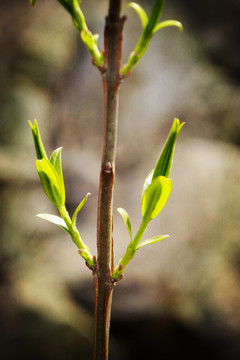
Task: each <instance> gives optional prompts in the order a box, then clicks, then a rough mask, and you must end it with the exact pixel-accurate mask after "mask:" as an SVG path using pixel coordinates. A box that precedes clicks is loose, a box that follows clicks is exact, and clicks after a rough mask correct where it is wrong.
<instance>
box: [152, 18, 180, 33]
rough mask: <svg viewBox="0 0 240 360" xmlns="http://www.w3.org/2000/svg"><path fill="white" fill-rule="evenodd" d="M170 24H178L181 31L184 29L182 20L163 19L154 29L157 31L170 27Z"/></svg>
mask: <svg viewBox="0 0 240 360" xmlns="http://www.w3.org/2000/svg"><path fill="white" fill-rule="evenodd" d="M169 26H176V27H177V28H178V29H179V30H180V31H183V26H182V23H180V21H177V20H166V21H161V22H160V23H159V24H158V25H156V26H155V28H154V29H153V32H154V33H155V32H157V31H158V30H161V29H164V28H165V27H169Z"/></svg>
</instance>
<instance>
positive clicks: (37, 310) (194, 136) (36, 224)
mask: <svg viewBox="0 0 240 360" xmlns="http://www.w3.org/2000/svg"><path fill="white" fill-rule="evenodd" d="M107 3H108V2H107V0H102V1H100V0H98V1H94V0H88V1H86V0H85V1H83V3H82V8H83V10H84V12H85V14H86V18H87V22H88V25H89V27H90V29H91V30H92V31H93V32H97V33H99V34H100V44H102V39H103V35H102V34H103V27H104V16H105V15H106V13H107V7H108V4H107ZM126 3H127V2H126V1H124V2H123V5H124V6H123V13H125V14H127V16H128V21H127V23H126V25H125V29H124V49H123V61H124V60H126V59H127V56H128V54H129V51H131V50H132V48H133V46H134V45H135V43H136V41H137V39H138V36H139V33H140V31H141V25H140V21H139V19H138V17H137V15H136V14H135V13H134V12H133V10H131V9H127V8H126ZM152 3H153V1H150V0H149V1H146V0H145V1H143V0H141V1H140V4H141V5H142V6H143V5H144V6H145V8H146V9H149V7H150V5H151V4H152ZM239 16H240V2H239V1H238V0H228V1H227V2H221V1H217V0H208V1H207V0H203V1H190V0H172V1H167V2H166V4H165V8H164V13H163V19H167V18H175V19H177V20H180V21H181V22H182V23H183V25H184V32H183V33H180V32H179V31H178V30H177V29H175V28H169V29H165V30H162V31H161V32H159V33H157V34H156V36H155V38H154V39H153V41H152V43H151V45H150V47H149V50H148V53H147V54H146V55H145V57H144V58H143V59H142V60H141V62H140V63H139V65H138V66H137V67H136V68H135V70H134V72H133V74H132V75H131V77H130V78H128V79H127V80H126V81H125V82H124V83H123V84H122V87H121V96H120V100H121V105H120V120H119V139H118V155H117V166H116V186H115V199H114V208H115V209H116V208H117V207H124V208H125V209H127V211H128V213H129V215H130V218H131V220H132V224H133V228H134V231H136V230H137V226H138V224H139V222H140V219H141V213H140V194H141V188H142V184H143V181H144V179H145V177H146V175H147V174H148V173H149V171H150V170H151V169H152V168H153V167H154V165H155V162H156V160H157V158H158V155H159V153H160V151H161V148H162V145H163V143H164V139H165V137H166V135H167V133H168V131H169V128H170V126H171V123H172V120H173V118H174V117H175V116H177V117H179V118H180V119H181V121H185V122H186V125H185V126H184V128H183V130H182V132H181V134H180V136H179V141H178V144H177V148H176V154H175V158H174V164H173V170H172V179H173V191H172V194H171V197H170V199H169V201H168V204H167V206H166V208H165V209H164V211H163V212H162V214H161V215H160V216H159V217H158V218H157V219H155V220H154V221H153V222H152V223H151V225H150V227H149V230H148V231H147V234H146V236H148V235H149V236H154V235H158V234H165V233H169V234H170V235H171V237H170V238H169V239H167V240H164V241H163V242H161V243H158V244H155V245H151V246H148V247H146V248H144V249H142V250H139V252H138V253H137V255H136V257H135V258H134V260H133V261H132V263H131V264H130V265H129V268H128V269H127V270H126V272H125V277H124V281H121V282H120V283H119V284H118V285H117V286H116V289H115V290H114V298H113V309H112V323H111V346H110V359H111V360H118V359H121V360H122V359H124V360H130V359H131V360H132V359H137V358H143V359H148V360H151V359H162V360H163V359H164V360H165V359H166V360H168V359H178V358H179V357H180V356H182V357H184V358H185V359H190V358H191V359H192V358H194V359H202V358H203V357H207V358H210V359H218V360H235V359H239V358H240V340H239V335H240V306H239V305H240V242H239V237H240V235H239V218H240V190H239V185H240V150H239V145H240V121H239V113H240V101H239V100H240V87H239V84H240V48H239V37H240V36H239V35H240V23H239ZM100 46H102V45H100ZM0 48H1V52H0V83H1V87H0V202H1V206H0V214H1V216H0V221H1V223H0V333H1V336H0V358H1V359H2V360H15V359H25V360H27V359H35V360H52V359H58V360H64V359H67V360H75V359H82V360H85V359H86V360H87V359H91V357H92V331H93V306H94V304H93V284H92V276H91V273H90V272H89V270H88V269H87V268H86V267H85V265H84V263H83V261H82V259H81V258H80V257H79V255H78V253H77V249H76V248H75V245H74V244H73V243H72V242H71V240H70V239H69V238H67V236H66V234H65V233H64V232H63V231H61V230H60V229H58V228H57V227H54V225H52V224H50V223H46V222H44V221H43V220H41V219H39V218H36V216H35V214H37V213H41V212H49V213H54V214H56V210H55V209H54V208H53V207H52V205H51V204H50V202H49V201H48V199H47V197H46V196H45V194H44V193H43V191H42V189H41V187H40V182H39V179H38V175H37V173H36V170H35V152H34V147H33V142H32V137H31V132H30V128H29V126H28V123H27V120H29V119H30V120H33V119H34V118H35V117H36V118H37V119H38V122H39V126H40V129H41V132H42V135H43V138H44V141H45V143H46V147H47V149H48V152H49V153H50V152H51V151H52V150H53V149H54V148H56V147H59V146H63V168H64V176H65V182H66V188H67V207H68V209H69V212H70V213H72V211H73V210H74V209H75V207H76V206H77V205H78V203H79V202H80V200H81V199H82V198H83V197H84V196H85V194H86V192H91V194H92V195H91V197H90V198H89V200H88V202H87V205H86V206H85V207H84V209H83V210H82V211H81V214H80V215H79V219H78V227H79V230H80V232H81V234H82V236H83V238H84V240H85V241H86V242H87V244H88V245H89V246H90V248H91V250H92V252H93V253H95V252H96V245H95V242H96V210H97V192H98V180H99V171H100V162H101V152H102V134H103V104H102V101H103V94H102V83H101V76H100V74H99V73H98V71H97V69H96V68H94V67H93V66H92V65H91V59H90V56H89V54H88V53H87V51H86V50H85V48H84V47H83V45H82V44H81V41H80V39H79V35H78V33H77V31H76V30H75V28H74V26H73V25H72V21H71V19H70V17H69V16H68V14H67V13H65V11H64V10H63V9H62V8H61V6H60V5H59V3H58V2H57V1H56V0H38V1H37V2H36V5H35V7H34V8H31V6H30V5H29V2H28V1H27V0H12V1H8V0H1V2H0ZM114 238H115V257H116V262H117V261H118V259H119V257H120V256H121V255H122V254H123V252H124V249H125V247H126V246H127V243H128V234H127V231H126V229H125V228H124V224H123V222H122V219H121V218H120V216H119V214H117V212H115V213H114Z"/></svg>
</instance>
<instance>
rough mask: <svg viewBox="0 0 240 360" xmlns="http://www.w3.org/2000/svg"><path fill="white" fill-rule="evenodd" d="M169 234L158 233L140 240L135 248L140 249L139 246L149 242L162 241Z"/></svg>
mask: <svg viewBox="0 0 240 360" xmlns="http://www.w3.org/2000/svg"><path fill="white" fill-rule="evenodd" d="M168 237H169V235H159V236H153V237H151V238H150V239H146V240H144V241H142V242H141V243H140V244H139V245H138V246H137V248H136V250H138V249H140V248H141V247H143V246H145V245H150V244H154V243H156V242H159V241H162V240H164V239H166V238H168Z"/></svg>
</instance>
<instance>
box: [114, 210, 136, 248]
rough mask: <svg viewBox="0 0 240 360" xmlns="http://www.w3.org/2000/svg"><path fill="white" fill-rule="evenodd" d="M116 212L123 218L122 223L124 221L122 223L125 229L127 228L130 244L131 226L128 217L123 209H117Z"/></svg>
mask: <svg viewBox="0 0 240 360" xmlns="http://www.w3.org/2000/svg"><path fill="white" fill-rule="evenodd" d="M117 211H118V212H119V214H120V215H121V216H122V218H123V221H124V223H125V225H126V228H127V230H128V232H129V235H130V239H131V242H132V225H131V221H130V218H129V215H128V213H127V212H126V210H124V209H123V208H118V209H117Z"/></svg>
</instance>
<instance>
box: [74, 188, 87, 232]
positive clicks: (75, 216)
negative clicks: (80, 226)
mask: <svg viewBox="0 0 240 360" xmlns="http://www.w3.org/2000/svg"><path fill="white" fill-rule="evenodd" d="M89 195H91V193H87V195H86V196H85V198H84V199H83V200H82V201H81V202H80V204H79V205H78V207H77V208H76V210H75V211H74V214H73V217H72V224H73V226H74V225H75V224H76V220H77V215H78V213H79V211H80V210H81V209H82V208H83V206H84V205H85V204H86V202H87V199H88V196H89Z"/></svg>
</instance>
